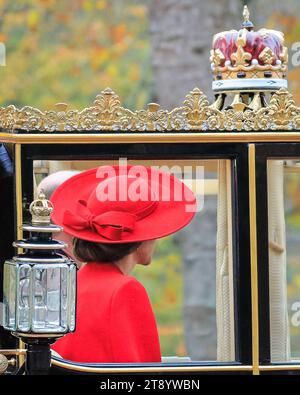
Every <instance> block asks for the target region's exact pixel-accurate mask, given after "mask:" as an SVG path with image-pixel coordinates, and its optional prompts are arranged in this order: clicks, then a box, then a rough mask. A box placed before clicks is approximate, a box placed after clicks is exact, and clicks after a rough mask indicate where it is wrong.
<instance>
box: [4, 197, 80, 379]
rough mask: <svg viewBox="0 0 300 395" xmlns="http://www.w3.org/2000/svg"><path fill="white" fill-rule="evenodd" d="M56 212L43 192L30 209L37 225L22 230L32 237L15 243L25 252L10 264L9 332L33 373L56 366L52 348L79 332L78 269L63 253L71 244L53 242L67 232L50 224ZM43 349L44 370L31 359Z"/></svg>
mask: <svg viewBox="0 0 300 395" xmlns="http://www.w3.org/2000/svg"><path fill="white" fill-rule="evenodd" d="M52 210H53V206H52V204H51V202H50V201H48V200H47V199H46V198H45V195H44V194H43V193H40V195H39V196H38V198H37V200H35V201H33V202H32V203H31V205H30V213H31V215H32V220H31V223H29V224H23V226H22V229H23V232H27V233H28V234H29V237H28V238H27V239H24V240H18V241H16V242H14V243H13V245H14V247H16V248H17V249H18V250H20V249H21V250H23V251H24V252H23V253H21V254H18V255H17V256H15V257H13V258H12V259H11V260H7V261H6V262H5V264H4V328H5V329H8V330H9V331H11V332H13V334H14V335H15V336H17V337H19V338H21V339H22V340H23V341H24V342H25V343H26V344H27V345H28V350H27V354H26V355H27V357H26V358H27V360H26V362H27V364H26V366H27V371H28V372H31V373H33V374H37V373H39V372H43V371H44V370H47V368H48V367H49V366H50V344H51V343H52V342H53V341H55V340H56V339H57V338H59V337H61V336H63V335H64V334H66V333H68V332H72V331H74V329H75V299H76V298H75V296H76V266H75V263H74V262H73V261H72V260H70V259H69V258H68V257H66V256H64V255H62V254H60V253H59V251H60V250H62V249H63V248H65V247H66V245H65V244H64V243H62V242H60V241H57V240H53V239H52V234H53V233H58V232H61V231H62V228H61V227H59V226H56V225H53V224H51V223H50V214H51V212H52ZM37 349H38V351H39V353H40V355H43V356H44V357H43V358H41V359H38V360H39V364H38V365H36V364H35V361H36V359H34V358H31V356H32V355H34V352H37ZM30 351H32V352H33V354H32V353H31V352H30ZM41 361H42V362H43V363H44V364H43V363H42V364H41Z"/></svg>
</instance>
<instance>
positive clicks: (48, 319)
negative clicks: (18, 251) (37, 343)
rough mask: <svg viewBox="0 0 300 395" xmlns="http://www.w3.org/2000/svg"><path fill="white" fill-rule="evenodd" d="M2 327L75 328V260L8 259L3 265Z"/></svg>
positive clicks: (53, 330) (33, 330) (63, 330)
mask: <svg viewBox="0 0 300 395" xmlns="http://www.w3.org/2000/svg"><path fill="white" fill-rule="evenodd" d="M4 273H5V275H4V317H5V318H4V327H5V328H6V329H9V330H11V331H17V332H18V331H19V332H24V333H29V332H31V333H67V332H70V331H74V329H75V303H76V300H75V296H76V295H75V292H76V291H75V289H76V267H75V264H73V263H71V264H67V263H65V264H64V263H45V264H35V263H31V262H29V263H28V264H27V263H19V262H17V261H8V262H6V263H5V266H4Z"/></svg>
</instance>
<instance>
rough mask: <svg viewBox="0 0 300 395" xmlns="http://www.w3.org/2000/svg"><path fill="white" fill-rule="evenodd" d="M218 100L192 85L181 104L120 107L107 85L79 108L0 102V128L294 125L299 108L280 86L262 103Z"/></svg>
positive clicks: (84, 129) (125, 129)
mask: <svg viewBox="0 0 300 395" xmlns="http://www.w3.org/2000/svg"><path fill="white" fill-rule="evenodd" d="M256 96H257V95H256ZM256 99H257V97H256ZM256 101H257V100H256ZM258 102H259V100H258ZM221 104H222V97H220V96H219V97H218V98H217V100H216V102H215V103H214V104H211V105H210V104H209V102H208V100H207V97H206V96H205V95H204V94H203V93H202V92H201V91H200V90H199V89H198V88H195V89H193V90H192V91H191V92H190V93H189V94H188V95H187V96H186V98H185V100H184V102H183V105H182V106H181V107H177V108H174V109H172V110H170V111H168V110H164V109H161V108H160V106H159V105H158V104H156V103H150V104H148V108H147V109H144V110H137V111H132V110H130V109H127V108H124V107H122V105H121V100H120V98H119V96H118V95H117V94H116V93H114V92H113V91H112V90H111V89H109V88H107V89H105V90H104V91H102V92H101V93H100V94H99V95H97V96H96V99H95V101H94V103H93V106H91V107H87V108H85V109H83V110H74V109H68V106H67V104H65V103H58V104H57V105H56V106H55V109H54V110H49V111H41V110H39V109H37V108H33V107H29V106H25V107H23V108H21V109H17V108H16V107H15V106H13V105H10V106H8V107H2V108H0V128H1V129H2V130H4V131H10V132H15V133H17V132H18V131H22V132H35V131H39V132H48V133H50V132H56V133H57V132H64V133H66V132H78V131H82V132H89V131H96V132H97V131H98V132H102V131H103V132H105V131H119V132H145V131H148V132H159V131H160V132H163V131H187V132H188V131H199V132H205V131H208V130H209V131H210V130H211V131H218V130H219V131H227V130H228V131H260V130H261V131H263V130H270V129H271V130H290V129H299V130H300V108H299V107H297V106H296V105H295V101H294V99H293V96H292V95H291V94H290V93H289V92H288V91H287V90H286V89H284V88H282V89H280V90H279V91H278V92H276V93H274V94H273V95H272V98H271V100H270V103H269V104H268V105H267V106H266V107H262V108H257V107H258V106H254V105H245V104H244V103H242V102H240V101H237V102H233V105H232V106H230V107H229V108H225V109H221V108H222V105H221Z"/></svg>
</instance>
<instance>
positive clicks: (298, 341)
mask: <svg viewBox="0 0 300 395" xmlns="http://www.w3.org/2000/svg"><path fill="white" fill-rule="evenodd" d="M299 164H300V162H299V161H297V160H290V159H287V160H269V161H268V206H269V208H268V210H269V212H268V217H269V220H268V221H269V224H268V225H269V273H270V331H271V360H272V361H273V362H289V361H294V360H300V264H299V258H300V243H299V238H300V199H299V196H300V171H299V170H300V167H299Z"/></svg>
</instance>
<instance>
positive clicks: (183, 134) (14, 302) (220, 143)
mask: <svg viewBox="0 0 300 395" xmlns="http://www.w3.org/2000/svg"><path fill="white" fill-rule="evenodd" d="M254 43H255V44H254ZM287 62H288V57H287V48H286V47H284V42H283V36H282V35H281V34H280V33H279V32H275V31H268V30H266V29H262V30H259V31H254V27H253V24H252V23H251V21H250V20H249V15H248V12H247V9H245V12H244V23H243V25H242V27H241V29H240V30H239V31H230V32H222V33H219V34H217V35H216V36H215V38H214V41H213V49H212V51H211V67H212V72H213V90H214V94H215V101H214V102H213V103H209V101H208V99H207V97H206V96H205V95H204V94H203V93H202V92H201V91H200V90H199V89H198V88H195V89H194V90H192V91H191V92H190V93H188V94H187V96H186V98H185V100H184V102H183V103H182V105H181V106H179V107H177V108H174V109H171V110H164V109H161V108H160V106H159V105H158V104H156V103H150V104H149V105H148V108H147V109H144V110H135V111H133V110H130V109H128V108H124V107H123V106H122V103H121V100H120V98H119V97H118V95H117V94H116V93H115V92H113V91H112V90H111V89H109V88H107V89H105V90H103V91H102V92H101V93H100V94H99V95H98V96H97V97H96V99H95V101H94V102H93V104H92V105H91V106H89V107H87V108H84V109H82V110H73V109H69V108H68V106H67V105H66V104H64V103H58V104H57V105H56V107H55V108H54V109H53V110H47V111H44V110H40V109H37V108H33V107H30V106H26V107H23V108H20V109H19V108H16V107H15V106H13V105H10V106H8V107H3V108H1V109H0V127H1V132H0V142H1V143H2V146H1V149H2V151H1V155H2V156H1V175H0V191H1V194H0V195H1V196H0V204H1V213H0V216H1V229H0V232H1V237H0V240H1V241H0V259H1V267H0V282H1V283H2V282H3V279H4V286H3V287H1V298H2V301H3V304H4V319H3V323H4V328H6V329H4V328H3V327H1V330H0V345H1V349H0V357H1V359H0V361H1V364H0V366H1V372H2V373H4V374H8V375H14V374H21V373H23V372H24V369H25V371H26V373H27V374H41V373H46V372H48V373H50V374H57V373H59V374H96V373H99V374H100V373H101V374H103V373H120V374H131V375H132V374H140V373H153V374H154V373H155V374H162V373H167V372H168V373H172V374H178V375H179V374H185V373H191V372H193V373H197V374H205V373H214V374H233V373H235V374H255V375H257V374H276V373H281V374H282V373H289V374H297V373H298V372H299V370H300V329H299V327H300V319H299V316H300V314H299V310H300V302H299V301H298V299H297V298H298V296H300V285H299V284H300V282H299V279H300V270H299V263H298V259H299V254H300V251H299V243H298V235H299V231H300V229H299V226H300V225H299V222H298V221H299V219H298V218H299V213H298V209H299V198H298V196H299V188H300V179H299V174H300V172H299V168H300V167H299V163H300V108H299V107H297V106H296V104H295V101H294V99H293V97H292V95H291V94H290V93H289V91H288V89H287V80H286V73H287ZM124 158H126V160H127V161H128V163H132V164H143V165H151V166H168V168H171V169H173V170H172V171H173V172H174V174H176V175H177V176H178V177H182V176H183V174H184V172H185V169H186V168H188V174H189V175H188V177H187V180H185V181H186V182H189V183H190V185H191V187H192V188H193V189H194V191H195V193H196V194H197V196H198V197H199V202H200V206H201V209H200V210H199V212H198V213H197V218H196V219H197V221H195V223H193V224H192V225H190V226H191V229H190V230H187V231H186V232H187V233H186V234H183V236H182V239H183V241H182V239H181V240H180V239H179V240H172V243H171V251H173V250H172V249H174V248H175V247H176V248H181V249H183V250H184V254H185V258H180V259H182V260H185V262H181V263H180V262H179V263H180V264H181V266H180V267H181V272H180V274H179V277H180V276H181V277H182V278H181V279H180V281H181V282H180V284H179V286H180V287H181V288H182V289H183V291H182V292H183V293H184V296H183V297H184V298H185V299H184V301H182V300H181V302H180V301H179V302H178V303H181V304H180V306H179V310H180V311H181V313H180V314H181V315H182V317H183V318H182V317H181V318H182V320H183V321H184V320H185V322H183V323H181V324H182V327H181V332H180V335H178V336H179V337H180V336H181V338H180V339H181V340H182V338H184V339H185V342H186V344H185V346H186V347H185V351H184V352H183V351H182V350H181V349H180V348H177V349H174V352H178V354H180V355H179V356H178V355H177V356H173V357H170V355H169V356H168V355H164V358H163V360H162V362H161V363H152V364H151V363H134V364H132V363H122V364H116V363H110V364H107V363H106V364H104V363H92V364H91V363H79V362H74V361H67V360H64V359H63V358H61V357H60V356H57V355H56V356H55V355H50V344H51V343H52V342H53V341H54V340H55V339H56V338H59V337H60V336H62V335H63V334H64V333H67V332H68V331H69V330H72V322H71V321H72V319H73V320H74V314H75V312H73V316H72V314H70V315H69V316H68V319H69V320H70V322H68V323H67V324H66V326H65V327H64V330H63V331H62V330H60V331H55V330H53V331H52V333H51V331H49V328H46V327H44V328H43V326H40V327H39V329H38V330H37V329H36V327H35V326H34V325H30V324H28V326H27V327H22V326H21V325H20V322H21V320H20V316H21V313H22V312H21V310H22V306H23V305H22V303H23V302H24V301H23V302H22V289H23V288H22V284H23V283H24V278H25V277H26V276H27V277H26V278H27V279H28V283H30V286H31V287H32V289H33V291H32V292H33V294H34V297H33V298H32V299H31V301H30V302H28V303H29V305H28V306H27V307H28V311H27V313H28V317H29V318H28V320H33V318H32V317H34V314H35V310H36V308H37V306H36V303H37V299H38V296H39V295H38V293H37V294H36V295H35V292H37V291H35V290H37V289H38V288H39V287H38V286H37V283H38V282H39V281H40V280H39V278H38V276H37V275H29V274H28V273H29V272H31V271H32V272H33V271H34V270H37V269H36V266H37V265H40V266H39V267H41V265H42V266H43V265H44V266H43V270H44V271H45V272H47V270H48V269H49V268H50V269H49V270H50V271H51V270H52V269H51V265H52V264H53V263H51V262H50V261H49V257H47V256H46V255H45V256H40V255H39V256H38V257H37V258H35V259H34V260H31V261H30V260H28V258H27V257H26V256H25V257H24V254H23V253H24V251H28V249H30V248H33V249H34V248H35V247H36V245H35V246H34V245H32V239H28V234H29V233H30V232H33V231H35V232H36V234H37V237H36V238H35V243H37V244H39V243H40V244H43V239H42V240H40V239H39V238H40V237H41V235H42V233H43V231H41V229H40V225H39V224H38V225H37V223H38V222H37V223H35V225H36V226H37V228H35V229H32V228H30V226H29V225H28V223H30V216H29V207H30V204H31V202H32V201H34V200H35V199H37V196H36V189H37V188H36V187H37V184H38V183H39V182H40V181H41V179H43V177H45V176H47V175H48V174H52V173H55V172H57V171H59V170H65V169H73V170H78V171H80V170H85V169H88V168H92V167H96V166H99V165H101V164H115V163H117V162H118V161H119V160H120V159H121V160H124ZM199 168H200V169H202V171H198V170H199ZM23 224H25V225H23ZM31 225H32V224H31ZM33 225H34V223H33ZM45 226H46V227H47V226H48V227H50V228H51V227H52V228H51V229H48V228H47V229H48V233H50V232H52V231H53V232H54V231H55V229H53V226H52V225H51V224H46V225H45ZM46 233H47V232H46ZM197 238H203V239H204V242H203V244H202V247H203V248H199V244H197ZM54 239H55V237H54ZM15 240H19V241H17V242H15ZM195 240H196V241H195ZM14 242H15V243H14ZM51 242H52V243H54V244H55V242H54V241H53V240H52V239H51ZM45 250H46V252H47V251H48V252H49V244H47V245H46V246H45ZM17 252H18V255H16V253H17ZM25 255H26V253H25ZM13 256H15V258H13V259H12V257H13ZM172 257H173V255H172V256H171V255H167V259H171V258H172ZM22 259H23V260H22ZM26 259H27V261H26ZM47 259H48V261H47ZM64 259H65V260H64V261H63V262H58V265H59V264H62V265H65V269H64V270H65V271H66V273H67V274H66V276H68V282H69V284H70V286H71V288H72V287H73V291H74V289H75V276H74V275H73V274H72V273H71V271H72V270H73V272H74V267H73V266H74V265H72V263H70V262H68V260H67V258H64ZM163 259H166V258H165V255H163ZM172 259H175V261H176V259H177V258H176V257H175V258H174V257H173V258H172ZM4 262H13V263H12V264H11V265H10V268H9V270H8V269H7V270H6V269H5V265H3V263H4ZM176 262H178V259H177V261H176ZM171 263H172V262H171ZM22 265H23V266H22ZM24 265H25V266H26V267H27V269H28V270H27V272H26V271H25V270H24V267H25V266H24ZM6 266H7V263H6ZM47 268H48V269H47ZM72 268H73V269H72ZM21 270H23V274H22V273H21ZM25 272H26V273H27V274H26V273H25ZM172 273H173V272H172ZM22 276H23V277H22ZM24 276H25V277H24ZM154 278H155V276H154ZM176 278H177V277H176ZM22 281H23V283H22ZM153 281H154V280H153ZM168 281H170V282H171V284H170V285H172V286H173V291H172V289H171V291H170V292H171V294H172V292H173V293H174V289H175V296H174V295H173V294H172V295H173V299H174V298H175V300H177V299H176V297H177V296H176V295H177V294H178V293H179V291H178V289H176V286H177V285H176V284H177V283H176V281H175V280H174V278H173V277H172V276H170V279H168ZM172 281H173V283H172ZM160 284H161V283H160V282H159V281H158V280H157V282H156V283H155V288H156V289H157V290H159V287H160ZM40 285H41V284H40V282H39V286H40ZM45 288H46V290H45V292H46V294H47V295H46V297H45V302H44V304H45V306H44V308H45V309H47V311H48V310H49V311H51V309H52V310H53V311H56V312H57V313H59V314H60V315H61V314H62V311H61V310H62V308H63V307H62V303H60V304H58V305H56V304H55V303H53V300H54V299H53V297H52V298H51V295H50V294H49V292H50V291H49V289H47V285H46V286H45ZM54 288H55V286H54ZM54 288H53V289H52V293H53V292H55V295H56V297H58V299H55V300H61V298H62V293H63V289H62V288H63V287H62V285H61V282H59V283H58V284H57V285H56V288H55V289H54ZM47 292H48V293H47ZM74 292H75V291H74ZM74 292H73V299H74ZM210 292H213V294H214V295H215V296H214V298H213V299H212V301H211V300H208V301H207V303H206V302H205V300H206V296H207V295H208V294H209V293H210ZM53 295H54V293H53ZM53 295H52V296H53ZM172 295H171V296H172ZM197 298H199V300H201V304H200V303H198V301H199V300H198V299H197ZM73 299H72V297H71V296H70V297H68V298H67V302H66V303H69V304H72V303H73V305H74V300H73ZM207 299H209V298H207ZM171 301H172V297H170V303H171ZM177 301H178V300H177ZM23 304H24V303H23ZM53 305H54V307H53ZM23 307H24V306H23ZM177 307H178V305H177ZM68 309H71V307H70V306H69V307H68ZM68 311H69V310H68ZM164 311H165V316H166V314H167V313H168V315H167V317H169V318H168V319H169V320H170V321H172V319H173V318H172V314H173V313H174V314H177V312H178V310H176V311H175V310H172V303H171V304H169V305H168V304H167V305H166V306H165V310H164ZM7 316H9V317H11V319H12V321H11V322H10V321H9V320H8V318H7ZM191 317H192V318H191ZM8 321H9V322H8ZM172 322H173V321H172ZM161 333H162V335H163V326H162V332H161ZM211 333H213V335H211ZM168 337H170V335H168V333H167V335H166V338H168ZM211 337H213V339H211ZM176 339H178V337H177V338H175V340H176ZM206 342H207V343H206ZM208 344H209V346H208ZM206 346H207V347H206ZM198 348H199V349H198ZM203 348H204V351H203ZM209 348H212V349H209ZM200 349H201V350H200ZM166 350H168V348H167V346H166ZM200 351H201V352H200ZM166 352H168V351H166ZM172 352H173V350H172ZM50 359H51V360H50ZM50 365H51V367H50Z"/></svg>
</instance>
